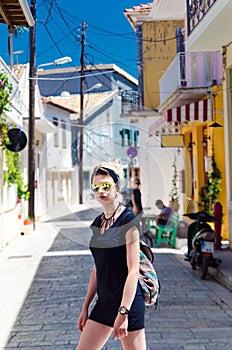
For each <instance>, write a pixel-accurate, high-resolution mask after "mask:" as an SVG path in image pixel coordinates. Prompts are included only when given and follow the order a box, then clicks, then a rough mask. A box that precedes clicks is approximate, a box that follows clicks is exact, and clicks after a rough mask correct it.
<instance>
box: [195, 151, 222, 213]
mask: <svg viewBox="0 0 232 350" xmlns="http://www.w3.org/2000/svg"><path fill="white" fill-rule="evenodd" d="M211 166H212V171H211V172H210V173H209V174H208V177H207V184H206V186H204V187H202V188H201V189H200V192H199V195H200V199H201V202H200V203H199V207H200V208H201V209H203V210H204V211H206V212H207V213H209V214H211V215H212V214H213V204H214V203H216V202H217V198H218V195H219V193H220V192H221V182H222V178H221V171H220V170H219V169H218V167H217V163H216V161H215V155H214V148H213V149H212V162H211Z"/></svg>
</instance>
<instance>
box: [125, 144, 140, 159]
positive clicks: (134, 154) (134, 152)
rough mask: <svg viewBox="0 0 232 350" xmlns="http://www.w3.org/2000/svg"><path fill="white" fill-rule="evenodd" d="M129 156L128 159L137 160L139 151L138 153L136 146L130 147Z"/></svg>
mask: <svg viewBox="0 0 232 350" xmlns="http://www.w3.org/2000/svg"><path fill="white" fill-rule="evenodd" d="M126 153H127V155H128V157H130V158H135V157H137V155H138V151H137V148H136V147H134V146H130V147H129V148H128V149H127V152H126Z"/></svg>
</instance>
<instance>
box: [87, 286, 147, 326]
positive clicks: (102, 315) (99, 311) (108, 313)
mask: <svg viewBox="0 0 232 350" xmlns="http://www.w3.org/2000/svg"><path fill="white" fill-rule="evenodd" d="M119 306H120V305H118V304H117V305H114V306H107V305H106V304H105V303H104V304H103V303H101V302H99V301H97V302H96V304H95V306H94V308H93V310H92V311H91V313H90V315H89V319H90V320H92V321H96V322H99V323H102V324H104V325H106V326H109V327H113V326H114V321H115V318H116V317H117V314H118V308H119ZM144 317H145V303H144V299H143V296H142V293H141V292H140V288H139V287H138V289H137V293H136V295H135V298H134V301H133V303H132V305H131V308H130V312H129V315H128V331H129V332H132V331H138V330H139V329H143V328H144Z"/></svg>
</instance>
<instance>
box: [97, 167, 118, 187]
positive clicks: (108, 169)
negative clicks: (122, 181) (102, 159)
mask: <svg viewBox="0 0 232 350" xmlns="http://www.w3.org/2000/svg"><path fill="white" fill-rule="evenodd" d="M100 169H104V170H106V171H107V173H109V175H110V176H111V177H112V179H113V180H114V183H116V184H117V183H118V180H119V176H118V175H117V174H116V172H115V171H114V170H113V169H110V168H106V167H104V166H101V167H100Z"/></svg>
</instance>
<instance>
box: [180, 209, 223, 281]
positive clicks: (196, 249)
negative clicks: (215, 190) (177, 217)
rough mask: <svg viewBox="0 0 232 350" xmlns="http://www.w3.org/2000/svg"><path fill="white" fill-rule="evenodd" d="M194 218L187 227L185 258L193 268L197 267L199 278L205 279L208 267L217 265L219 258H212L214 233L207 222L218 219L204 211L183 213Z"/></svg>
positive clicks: (219, 261)
mask: <svg viewBox="0 0 232 350" xmlns="http://www.w3.org/2000/svg"><path fill="white" fill-rule="evenodd" d="M183 216H187V217H188V218H190V219H192V220H195V222H193V223H192V224H190V225H189V228H188V252H187V254H186V260H189V261H190V263H191V265H192V268H193V270H196V269H198V270H199V273H200V278H201V279H203V280H204V279H205V278H206V275H207V272H208V267H209V266H212V267H218V266H219V264H220V263H221V260H220V259H216V258H214V245H215V242H214V241H215V234H214V230H213V229H212V228H211V226H210V225H209V224H208V222H215V221H218V219H216V218H215V217H214V216H212V215H209V214H208V213H206V212H204V211H200V212H197V213H189V214H184V215H183Z"/></svg>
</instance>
